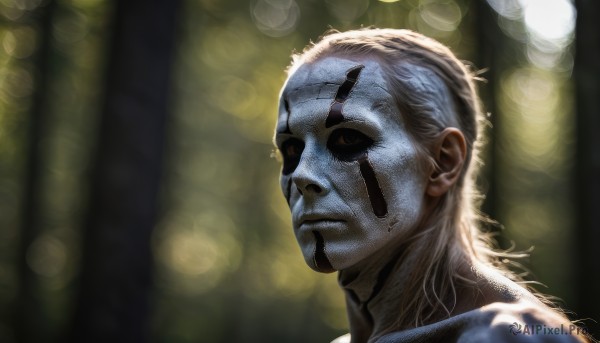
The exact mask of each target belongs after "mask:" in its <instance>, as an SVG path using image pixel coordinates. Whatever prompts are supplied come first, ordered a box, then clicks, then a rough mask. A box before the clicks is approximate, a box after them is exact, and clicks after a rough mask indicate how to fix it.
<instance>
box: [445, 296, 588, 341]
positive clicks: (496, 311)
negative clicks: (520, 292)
mask: <svg viewBox="0 0 600 343" xmlns="http://www.w3.org/2000/svg"><path fill="white" fill-rule="evenodd" d="M466 314H467V317H471V319H470V320H468V321H469V323H470V324H468V325H465V326H464V327H463V330H462V332H461V333H460V334H459V335H458V337H457V340H456V341H457V342H461V343H468V342H565V343H566V342H588V340H587V339H586V338H585V337H586V335H585V330H584V329H582V328H580V327H578V326H576V325H575V324H573V323H571V322H570V321H569V320H568V319H567V318H566V317H564V316H563V315H561V314H560V313H558V312H556V311H554V310H552V309H550V308H549V307H547V306H545V305H543V304H539V303H537V302H531V301H528V300H522V301H518V302H515V303H501V302H498V303H492V304H489V305H487V306H483V307H482V308H480V309H478V310H476V311H471V312H470V313H466Z"/></svg>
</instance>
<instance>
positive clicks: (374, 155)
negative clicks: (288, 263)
mask: <svg viewBox="0 0 600 343" xmlns="http://www.w3.org/2000/svg"><path fill="white" fill-rule="evenodd" d="M382 73H383V71H382V69H381V67H380V66H379V64H378V63H377V62H375V61H373V60H369V59H365V60H361V61H360V62H357V61H352V60H349V59H344V58H337V57H327V58H324V59H321V60H318V61H316V62H315V63H312V64H304V65H301V66H300V67H299V68H298V69H297V70H296V71H295V72H294V73H293V74H292V75H291V76H290V77H289V79H288V81H287V83H286V85H285V86H284V89H283V91H282V96H281V101H280V111H279V120H278V123H277V133H276V143H277V146H278V147H279V149H280V150H281V153H282V155H283V158H284V165H283V170H282V176H281V187H282V190H283V193H284V195H285V196H286V198H287V199H288V202H289V205H290V209H291V211H292V221H293V227H294V232H295V234H296V238H297V240H298V243H299V244H300V247H301V249H302V253H303V255H304V258H305V260H306V262H307V263H308V265H309V266H311V267H312V268H313V269H315V270H318V271H323V272H329V271H333V270H342V269H345V268H348V267H350V266H352V265H354V264H356V263H357V262H359V261H361V260H363V259H365V258H367V257H368V256H370V255H371V254H373V253H374V252H376V251H378V250H379V249H381V248H383V247H384V246H385V245H386V244H388V243H390V242H391V241H394V239H395V238H398V237H400V236H401V235H402V233H405V232H406V231H407V230H409V229H410V228H413V227H414V226H415V225H417V222H418V220H419V214H420V212H421V208H422V207H423V199H424V194H425V185H426V179H427V177H426V175H423V173H422V172H420V171H419V167H418V161H417V151H416V149H415V147H414V145H413V144H412V142H411V141H410V139H409V134H408V132H407V131H406V129H405V127H404V124H403V123H402V119H401V116H400V113H399V112H398V109H397V108H396V106H395V104H394V101H393V99H392V96H391V95H390V93H389V91H388V86H387V84H386V82H385V80H384V78H383V74H382ZM334 99H336V100H334Z"/></svg>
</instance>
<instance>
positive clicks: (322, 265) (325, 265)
mask: <svg viewBox="0 0 600 343" xmlns="http://www.w3.org/2000/svg"><path fill="white" fill-rule="evenodd" d="M312 233H313V235H315V240H316V246H315V252H314V254H313V262H314V263H315V267H316V268H317V270H319V271H320V272H323V273H332V272H334V271H335V269H333V266H332V265H331V262H329V258H327V254H325V240H323V236H322V235H321V233H320V232H319V231H316V230H313V232H312Z"/></svg>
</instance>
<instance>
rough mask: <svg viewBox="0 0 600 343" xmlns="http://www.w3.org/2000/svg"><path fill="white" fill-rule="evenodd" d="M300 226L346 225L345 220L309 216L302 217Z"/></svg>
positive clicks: (326, 216)
mask: <svg viewBox="0 0 600 343" xmlns="http://www.w3.org/2000/svg"><path fill="white" fill-rule="evenodd" d="M299 222H300V225H299V226H313V225H323V224H335V223H344V222H346V221H345V220H341V219H337V218H334V217H330V216H328V215H318V214H307V215H303V216H301V217H300V220H299Z"/></svg>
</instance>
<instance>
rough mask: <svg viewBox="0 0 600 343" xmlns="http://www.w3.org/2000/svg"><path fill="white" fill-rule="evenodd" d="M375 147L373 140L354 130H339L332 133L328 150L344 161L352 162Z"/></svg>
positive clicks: (328, 142)
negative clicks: (371, 147)
mask: <svg viewBox="0 0 600 343" xmlns="http://www.w3.org/2000/svg"><path fill="white" fill-rule="evenodd" d="M371 145H373V140H372V139H371V138H369V137H367V136H366V135H364V134H362V133H361V132H359V131H356V130H353V129H337V130H335V131H333V132H332V133H331V135H330V136H329V140H328V141H327V148H328V149H329V150H330V151H331V152H332V153H333V155H334V156H335V157H337V158H339V159H340V160H342V161H351V160H354V159H356V158H358V157H359V156H361V155H362V154H364V153H365V152H366V151H367V149H368V148H369V147H370V146H371Z"/></svg>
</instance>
